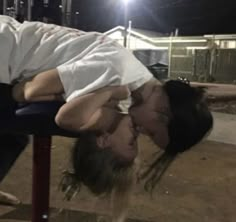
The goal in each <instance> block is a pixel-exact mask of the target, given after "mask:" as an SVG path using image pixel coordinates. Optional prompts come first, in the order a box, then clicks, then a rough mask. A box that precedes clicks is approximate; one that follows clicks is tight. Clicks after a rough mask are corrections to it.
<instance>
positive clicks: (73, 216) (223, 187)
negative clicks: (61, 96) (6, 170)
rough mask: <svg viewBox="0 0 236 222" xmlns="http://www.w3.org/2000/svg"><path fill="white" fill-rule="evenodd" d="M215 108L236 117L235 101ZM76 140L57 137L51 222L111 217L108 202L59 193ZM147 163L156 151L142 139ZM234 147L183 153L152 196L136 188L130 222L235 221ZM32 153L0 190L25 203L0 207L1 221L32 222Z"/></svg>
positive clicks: (208, 146)
mask: <svg viewBox="0 0 236 222" xmlns="http://www.w3.org/2000/svg"><path fill="white" fill-rule="evenodd" d="M211 108H212V110H214V111H219V112H226V113H232V114H236V103H234V102H227V103H214V104H212V105H211ZM232 130H234V129H232ZM73 141H74V140H73V139H68V138H63V137H54V140H53V146H52V168H51V198H50V199H51V200H50V206H51V216H50V222H79V221H80V222H95V221H102V220H99V219H101V217H100V216H103V215H109V212H110V209H109V204H108V200H107V199H106V198H100V199H99V198H95V197H94V196H93V195H92V194H90V193H89V192H88V191H87V190H86V189H82V191H81V192H80V193H79V194H78V195H77V196H76V197H75V198H74V199H73V200H72V201H70V202H66V201H63V195H62V193H60V192H59V191H58V184H59V181H60V178H61V172H62V171H63V170H64V169H66V168H67V166H68V162H69V154H70V147H71V146H72V144H73ZM139 146H140V147H141V151H140V156H141V159H142V161H143V162H145V161H146V160H147V159H148V157H149V156H152V154H153V153H154V152H155V151H156V147H155V146H154V145H153V144H152V143H151V142H150V141H149V140H148V139H147V138H146V137H141V138H140V139H139ZM235 160H236V145H231V144H223V143H219V142H213V141H205V142H202V143H201V144H199V145H197V146H196V147H194V148H193V149H192V150H190V151H188V152H186V153H184V154H182V155H180V156H179V157H178V158H177V159H176V160H175V161H174V163H173V164H172V165H171V167H170V168H169V169H168V171H167V172H166V174H165V176H164V177H163V179H162V180H161V182H160V183H159V186H158V187H157V188H156V189H155V191H154V192H153V195H152V196H150V195H149V194H147V193H146V192H145V191H144V189H143V187H142V185H141V184H136V186H135V188H134V190H133V195H132V201H131V202H132V203H131V206H130V208H129V218H132V220H127V221H133V222H134V221H153V222H235V221H236V211H235V209H236V208H235V206H236V191H235V187H236V161H235ZM31 173H32V149H31V146H28V147H27V149H26V150H25V151H24V153H23V154H22V155H21V156H20V158H19V159H18V160H17V162H16V164H15V165H14V167H13V168H12V170H11V172H10V174H9V175H8V176H7V177H6V179H5V180H4V181H3V183H2V184H1V186H0V189H1V190H3V191H7V192H10V193H13V194H15V195H16V196H17V197H19V198H20V199H21V201H22V204H21V205H19V206H17V207H11V206H2V205H0V222H30V218H31V204H30V203H31Z"/></svg>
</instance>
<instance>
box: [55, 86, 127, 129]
mask: <svg viewBox="0 0 236 222" xmlns="http://www.w3.org/2000/svg"><path fill="white" fill-rule="evenodd" d="M128 95H129V91H128V88H127V87H126V86H117V87H105V88H103V89H100V90H97V91H94V92H92V93H89V94H86V95H84V96H80V97H77V98H75V99H73V100H71V101H69V102H68V103H66V104H65V105H63V106H62V107H61V108H60V110H59V111H58V113H57V115H56V118H55V121H56V123H57V124H58V126H60V127H62V128H64V129H68V130H73V131H81V130H88V129H104V130H105V128H106V127H107V126H106V125H107V124H109V122H110V121H109V120H111V121H112V118H113V117H112V114H111V115H110V113H109V114H108V115H107V117H105V116H106V114H105V113H107V109H102V108H105V106H106V104H107V103H108V102H109V101H110V100H117V99H125V98H127V96H128ZM102 119H104V120H102ZM98 121H100V122H99V123H98ZM105 122H106V124H105V126H104V125H103V126H102V127H101V125H99V124H101V123H105Z"/></svg>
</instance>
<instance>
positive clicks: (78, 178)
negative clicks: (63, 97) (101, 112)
mask: <svg viewBox="0 0 236 222" xmlns="http://www.w3.org/2000/svg"><path fill="white" fill-rule="evenodd" d="M72 165H73V174H71V176H72V177H73V179H72V180H71V181H73V182H72V183H77V186H81V185H85V186H86V187H87V188H89V190H90V191H91V192H92V193H93V194H95V195H100V194H109V193H111V192H112V190H113V188H115V187H119V189H120V190H122V187H125V186H128V185H129V184H128V183H129V182H130V173H131V171H132V165H133V161H127V162H125V161H124V160H121V159H119V158H118V157H117V156H116V155H115V154H114V153H113V152H112V150H111V149H110V148H109V147H106V148H99V147H98V145H97V142H96V134H95V133H85V134H82V135H81V137H80V138H79V139H78V140H76V142H75V144H74V147H73V150H72ZM70 185H72V186H74V185H73V184H70ZM74 187H76V186H74ZM124 189H125V188H124ZM69 198H70V197H69ZM69 198H68V199H69Z"/></svg>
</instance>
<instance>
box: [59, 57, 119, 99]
mask: <svg viewBox="0 0 236 222" xmlns="http://www.w3.org/2000/svg"><path fill="white" fill-rule="evenodd" d="M57 70H58V73H59V77H60V79H61V82H62V84H63V87H64V91H65V94H64V98H65V100H66V101H67V102H68V101H70V100H72V99H73V98H75V97H78V96H82V95H85V94H87V93H90V92H93V91H95V90H97V89H100V88H103V87H105V86H116V85H120V84H121V77H120V73H119V72H118V71H117V70H116V69H115V68H114V66H113V65H112V63H111V62H110V61H108V59H107V58H106V57H105V56H104V55H102V54H101V53H91V54H88V55H87V56H85V57H84V58H82V59H81V60H78V61H75V62H73V63H71V64H63V65H60V66H59V67H57Z"/></svg>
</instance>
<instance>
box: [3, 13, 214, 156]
mask: <svg viewBox="0 0 236 222" xmlns="http://www.w3.org/2000/svg"><path fill="white" fill-rule="evenodd" d="M0 27H1V29H0V30H1V31H0V38H1V42H0V53H1V59H0V73H1V75H0V82H3V83H8V84H16V83H17V84H16V85H15V87H14V88H13V96H14V98H15V99H16V100H17V101H28V102H31V101H43V100H47V101H48V100H57V99H63V100H64V101H65V102H66V103H65V104H64V105H63V106H62V107H61V109H60V110H59V112H58V113H57V115H56V117H55V121H56V123H57V124H58V125H59V126H60V127H62V128H65V129H67V130H72V131H79V130H80V129H81V123H80V122H79V123H78V121H77V119H78V118H79V116H80V113H79V112H77V105H78V104H77V102H78V101H79V99H78V98H79V97H82V96H85V95H87V94H89V93H93V92H95V91H96V90H99V89H102V88H104V87H114V86H120V85H123V86H125V85H126V86H127V87H128V90H129V92H130V99H131V100H132V105H131V106H130V107H129V113H130V115H131V117H132V120H133V121H134V123H135V124H136V125H138V130H139V131H140V132H142V133H144V134H147V135H148V136H150V138H151V139H152V140H153V141H154V142H155V143H156V144H157V145H158V146H159V147H160V148H162V149H164V150H165V152H166V153H171V154H173V153H174V154H177V153H179V152H183V151H185V150H187V149H189V148H191V147H192V146H193V145H195V144H196V143H198V142H200V141H201V140H202V138H204V136H205V135H206V134H207V132H208V131H209V130H210V129H211V128H212V124H213V119H212V115H211V113H210V111H209V109H208V106H207V104H206V102H205V96H204V90H203V89H201V88H197V87H196V88H194V87H192V86H191V85H190V84H188V83H184V82H182V81H175V80H170V81H168V82H166V83H164V84H162V83H160V82H159V81H158V80H156V79H155V78H153V76H152V74H151V73H150V72H149V71H148V70H147V68H146V67H144V65H142V64H141V62H140V61H138V60H137V59H136V58H135V57H134V55H133V54H132V53H131V52H130V51H129V50H127V49H125V48H124V47H122V46H121V45H119V44H118V43H117V42H116V41H115V40H112V39H110V38H108V37H107V36H106V35H104V34H101V33H97V32H83V31H80V30H75V29H70V28H66V27H60V26H56V25H53V24H44V23H40V22H24V23H22V24H21V23H18V22H17V21H15V20H14V19H13V18H10V17H7V16H0ZM22 89H23V90H22ZM22 92H23V93H22ZM144 114H145V115H144ZM83 124H85V123H83Z"/></svg>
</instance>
